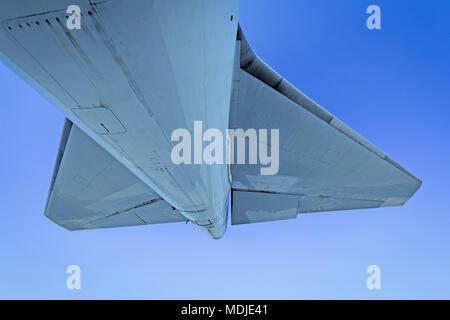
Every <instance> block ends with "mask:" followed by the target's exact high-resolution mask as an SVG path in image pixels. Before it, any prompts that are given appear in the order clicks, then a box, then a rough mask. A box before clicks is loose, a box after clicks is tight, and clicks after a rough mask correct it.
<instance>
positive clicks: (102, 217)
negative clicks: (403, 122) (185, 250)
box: [0, 0, 420, 238]
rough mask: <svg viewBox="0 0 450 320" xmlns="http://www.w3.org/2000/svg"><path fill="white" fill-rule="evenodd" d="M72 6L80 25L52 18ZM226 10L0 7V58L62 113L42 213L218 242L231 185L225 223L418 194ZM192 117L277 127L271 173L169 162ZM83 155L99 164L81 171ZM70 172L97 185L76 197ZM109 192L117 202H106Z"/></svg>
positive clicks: (72, 225) (120, 5) (24, 1)
mask: <svg viewBox="0 0 450 320" xmlns="http://www.w3.org/2000/svg"><path fill="white" fill-rule="evenodd" d="M72 4H77V5H79V6H80V7H81V12H82V28H81V29H80V30H68V29H67V28H66V26H65V21H66V15H67V14H66V8H67V6H69V5H72ZM238 6H239V1H238V0H229V1H208V0H191V1H182V0H171V1H167V0H134V1H125V0H108V1H92V0H91V1H88V0H83V1H82V0H77V1H75V0H68V1H66V0H42V1H34V0H20V1H8V2H6V1H4V2H2V3H1V4H0V24H1V26H0V56H1V58H2V59H3V61H4V62H5V63H7V64H8V65H9V66H10V67H11V68H13V69H14V70H15V71H16V72H18V73H19V74H20V75H21V76H22V77H23V78H25V79H26V80H27V81H29V83H30V84H31V85H32V86H33V87H35V88H36V89H37V90H39V91H40V92H41V93H42V94H43V95H44V96H46V97H47V98H48V99H49V100H50V101H51V102H52V103H53V104H54V105H55V106H56V107H58V108H59V109H60V110H61V111H62V112H63V113H64V114H65V116H66V117H67V118H68V119H70V122H68V123H67V125H66V127H65V131H64V132H63V137H62V143H61V148H60V151H59V153H58V160H57V166H56V168H55V174H54V177H53V181H52V188H51V191H50V194H49V200H48V206H47V209H46V214H47V216H48V217H49V218H51V219H52V220H54V221H55V222H57V223H58V224H60V225H62V226H64V227H66V228H68V229H71V230H72V229H86V228H101V227H114V226H124V225H134V224H144V223H145V224H147V223H148V224H151V223H157V222H170V221H180V220H190V221H192V222H193V223H195V224H197V225H198V226H199V227H200V228H201V229H203V230H204V231H205V232H207V233H208V234H209V235H210V236H211V237H213V238H220V237H222V236H223V234H224V232H225V229H226V220H227V208H226V201H227V197H228V195H229V193H230V190H231V188H232V187H233V188H234V189H237V190H235V191H234V193H235V197H234V199H235V200H236V199H240V201H242V202H239V203H235V202H234V201H235V200H233V208H234V209H236V210H234V209H233V210H234V211H235V212H233V217H232V221H233V223H250V222H259V221H271V220H276V219H285V218H292V217H294V216H295V215H296V214H297V213H303V212H316V211H329V210H342V209H351V208H367V207H379V206H385V205H400V204H403V203H404V202H405V201H406V200H407V199H408V198H409V197H410V196H411V195H412V194H413V193H414V192H415V191H416V190H417V188H418V187H419V186H420V181H419V180H418V179H417V178H415V177H414V176H412V175H411V174H410V173H408V172H407V171H406V170H404V169H403V168H401V167H400V166H399V165H397V164H396V163H395V162H393V161H392V160H390V159H389V158H388V157H387V156H385V155H384V153H382V152H381V151H379V150H378V149H377V148H375V147H374V146H372V145H371V144H370V143H369V142H367V141H366V140H364V139H363V138H361V137H360V136H359V135H358V134H357V133H355V132H354V131H352V130H351V129H349V128H348V127H347V126H345V125H344V124H343V123H342V122H341V121H339V120H338V119H336V118H335V117H334V116H332V115H331V114H329V113H328V112H327V111H326V110H324V109H323V108H321V107H320V106H318V105H317V104H316V103H315V102H313V101H312V100H311V99H309V98H308V97H306V96H305V95H304V94H302V93H301V92H300V91H299V90H297V89H296V88H294V87H293V86H292V85H290V84H289V83H288V82H287V81H286V80H284V79H282V78H281V76H279V75H278V74H277V73H276V72H274V71H273V70H272V69H270V68H269V67H268V66H267V65H265V63H264V62H263V61H262V60H261V59H259V58H258V57H257V56H256V54H255V53H254V52H253V51H252V50H251V48H250V46H249V45H248V42H247V41H246V40H245V37H244V36H243V33H242V31H241V30H240V29H239V28H238V21H239V10H238V9H239V8H238ZM236 35H237V36H236ZM236 38H237V41H236ZM198 120H201V121H203V125H204V126H205V127H207V128H216V129H219V130H220V131H222V132H225V130H226V129H227V128H228V126H229V124H230V125H231V127H232V128H234V127H240V128H244V129H245V128H249V127H253V128H269V129H270V128H279V129H280V134H281V136H280V141H281V148H280V172H279V174H278V175H276V176H270V177H269V176H260V175H259V174H257V172H258V170H259V168H256V167H255V166H232V167H231V168H230V166H229V165H226V164H223V165H205V164H203V165H181V166H180V165H175V164H174V163H172V162H171V157H170V154H171V150H172V147H173V146H174V143H173V142H172V141H171V140H170V135H171V133H172V132H173V130H175V129H178V128H184V129H188V130H190V131H191V132H192V131H193V124H194V121H198ZM70 123H73V125H70ZM82 141H85V142H83V143H81V142H82ZM75 150H76V151H75ZM89 153H92V155H90V156H88V155H89ZM91 157H92V158H95V157H98V158H101V159H104V161H106V162H107V163H108V164H109V166H110V167H102V166H103V165H105V163H101V166H100V167H98V168H94V167H92V168H84V167H83V166H82V165H81V164H83V163H87V159H89V158H91ZM77 160H79V163H78V161H77ZM108 168H109V169H108ZM111 168H113V169H111ZM89 169H92V170H94V169H95V170H110V174H109V175H108V179H109V180H108V179H107V180H105V181H101V182H100V181H95V179H93V176H92V174H93V172H90V171H89ZM77 177H82V178H83V179H85V180H86V181H92V183H94V181H95V183H98V184H100V185H101V187H100V188H99V190H98V193H97V194H96V193H90V194H87V193H86V192H87V191H86V190H88V189H89V184H87V185H84V186H83V184H82V183H81V182H80V181H83V179H81V180H80V181H78V180H77ZM124 182H126V183H125V184H124ZM102 183H103V184H102ZM130 186H134V187H133V188H136V189H133V188H131V189H128V188H129V187H130ZM125 190H133V192H134V193H133V192H131V191H130V192H128V191H126V192H125ZM115 192H119V195H120V197H119V198H118V199H120V201H118V202H114V201H110V196H111V195H113V194H115ZM121 192H124V193H123V194H122V193H121ZM125 194H126V196H125ZM113 198H114V197H113ZM269 198H270V203H271V206H270V210H269V207H267V208H266V209H267V210H266V212H262V211H261V210H260V208H258V203H257V202H261V203H265V202H266V201H267V199H269ZM114 199H115V198H114ZM157 199H159V200H157ZM258 199H259V200H258ZM283 199H289V205H287V207H286V205H285V204H283ZM156 200H157V201H156ZM291 203H292V204H291ZM295 203H296V204H297V205H296V206H295V205H293V204H295ZM252 204H254V207H253V206H252ZM277 204H279V205H280V207H279V208H277ZM172 208H175V210H173V209H172ZM294 209H295V210H294ZM294 211H295V213H294ZM258 212H259V213H258Z"/></svg>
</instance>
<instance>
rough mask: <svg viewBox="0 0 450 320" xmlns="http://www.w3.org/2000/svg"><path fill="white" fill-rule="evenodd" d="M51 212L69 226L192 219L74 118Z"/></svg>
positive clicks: (65, 142) (67, 130)
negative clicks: (138, 175)
mask: <svg viewBox="0 0 450 320" xmlns="http://www.w3.org/2000/svg"><path fill="white" fill-rule="evenodd" d="M45 215H46V216H47V217H48V218H49V219H51V220H52V221H54V222H55V223H57V224H59V225H61V226H62V227H64V228H66V229H69V230H84V229H94V228H111V227H123V226H132V225H145V224H154V223H166V222H181V221H186V218H185V217H183V216H182V215H181V214H180V213H178V212H176V211H175V210H174V209H173V208H172V207H171V206H170V205H169V204H168V203H167V202H166V201H164V200H163V199H162V198H161V197H160V196H159V195H158V194H157V193H155V192H154V191H153V190H151V189H150V188H149V187H148V186H147V185H145V184H144V183H143V182H141V181H140V180H139V179H138V178H136V176H134V175H133V174H132V173H131V172H130V171H129V170H128V169H127V168H125V167H124V166H122V165H121V164H120V163H118V162H117V161H116V160H115V159H114V158H113V157H112V156H111V155H109V154H108V153H107V152H105V151H104V150H103V149H102V148H101V147H100V146H99V145H98V144H97V143H96V142H95V141H93V140H92V139H91V138H89V137H88V136H87V135H86V134H85V133H83V132H82V131H81V130H80V129H78V128H77V127H76V126H75V125H73V124H72V123H71V122H70V121H68V120H66V125H65V126H64V134H63V135H62V140H61V146H60V152H59V154H58V157H57V161H56V165H55V172H54V178H53V179H52V183H51V187H50V192H49V198H48V201H47V205H46V209H45Z"/></svg>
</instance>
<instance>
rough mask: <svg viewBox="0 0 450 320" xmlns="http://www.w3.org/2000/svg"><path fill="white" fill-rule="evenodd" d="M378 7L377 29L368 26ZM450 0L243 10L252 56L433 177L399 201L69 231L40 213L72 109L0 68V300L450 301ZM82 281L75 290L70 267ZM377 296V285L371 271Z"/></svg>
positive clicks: (309, 3) (267, 4)
mask: <svg viewBox="0 0 450 320" xmlns="http://www.w3.org/2000/svg"><path fill="white" fill-rule="evenodd" d="M371 4H377V5H379V6H380V8H381V12H382V29H381V30H375V31H371V30H368V29H367V28H366V26H365V21H366V18H367V15H366V13H365V11H366V8H367V7H368V6H369V5H371ZM449 12H450V2H448V1H445V0H442V1H438V0H435V1H430V2H423V1H406V0H395V1H392V0H390V1H381V0H377V1H363V0H346V1H331V0H328V1H324V0H314V1H313V0H302V1H298V0H289V1H288V0H283V1H268V0H258V1H256V0H246V1H242V4H241V14H240V22H241V25H242V27H243V29H244V31H245V34H246V37H247V39H248V40H249V42H250V43H251V45H252V47H253V49H254V50H255V51H256V52H257V53H258V54H259V55H260V57H261V58H263V59H264V60H265V61H266V62H267V63H268V64H270V65H271V66H272V67H273V68H274V69H275V70H277V71H278V72H279V73H280V74H281V75H283V76H284V77H285V78H287V79H288V80H289V81H290V82H291V83H292V84H294V85H295V86H296V87H298V88H299V89H300V90H302V91H303V92H305V93H306V94H307V95H308V96H310V97H312V98H313V99H314V100H316V101H317V102H318V103H319V104H321V105H322V106H323V107H325V108H326V109H327V110H328V111H330V112H331V113H333V114H335V115H336V116H337V117H339V118H340V119H342V120H343V121H344V122H346V123H347V124H348V125H350V126H351V127H352V128H353V129H355V130H356V131H358V132H359V133H360V134H362V135H363V136H364V137H366V138H367V139H368V140H369V141H371V142H372V143H374V144H375V145H376V146H378V147H379V148H380V149H381V150H383V151H384V152H386V153H387V154H388V155H389V156H391V157H392V158H393V159H395V160H396V161H397V162H399V163H400V164H401V165H402V166H404V167H405V168H407V169H408V170H410V171H411V172H413V173H414V174H415V175H417V176H418V177H419V178H421V179H422V180H423V182H424V183H423V185H422V188H421V189H420V190H419V191H418V193H417V194H416V195H415V196H414V197H413V198H412V199H411V200H410V201H409V202H408V203H407V204H406V205H405V206H403V207H399V208H383V209H377V210H357V211H350V212H342V213H339V212H335V213H319V214H309V215H302V216H300V217H299V218H298V219H297V220H291V221H281V222H273V223H265V224H254V225H244V226H236V227H229V228H228V231H227V234H226V235H225V238H223V239H222V240H220V241H213V240H210V239H209V238H208V237H207V236H206V235H205V234H203V233H202V232H201V231H199V230H198V229H196V228H195V227H194V226H193V225H192V224H188V225H185V224H168V225H155V226H145V227H133V228H122V229H109V230H98V231H86V232H68V231H66V230H64V229H62V228H60V227H59V226H57V225H55V224H53V223H52V222H50V221H49V220H47V219H46V218H45V217H44V214H43V211H44V206H45V201H46V199H47V192H48V188H49V184H50V180H51V176H52V172H53V166H54V162H55V158H56V153H57V148H58V144H59V139H60V133H61V129H62V126H63V119H64V118H63V115H62V114H61V113H60V112H59V111H58V110H57V109H56V108H55V107H53V106H52V105H51V104H50V103H49V102H47V101H46V100H45V99H44V98H42V97H41V96H40V95H39V94H38V93H37V92H36V91H35V90H34V89H32V88H31V87H30V86H29V85H28V84H26V83H25V82H24V81H23V80H21V79H20V78H19V77H18V76H17V75H15V74H14V73H13V72H12V71H10V70H9V69H7V67H6V66H4V65H3V64H1V65H0V92H1V98H2V99H1V101H2V103H1V108H0V117H1V119H2V122H1V123H2V125H1V126H0V149H1V150H2V154H1V155H2V156H1V157H0V177H1V180H0V204H1V207H0V208H1V210H0V214H1V222H2V223H1V226H0V229H1V232H0V298H27V299H28V298H41V299H48V298H62V299H81V298H124V299H129V298H137V299H140V298H148V299H171V298H176V299H191V298H192V299H215V298H237V299H239V298H243V299H246V298H247V299H248V298H267V299H304V298H307V299H323V298H325V299H332V298H337V299H383V298H386V299H392V298H406V299H412V298H425V299H430V298H447V299H448V298H450V276H449V275H448V272H449V270H450V253H449V251H450V250H449V249H448V247H449V245H450V233H449V231H448V228H449V226H450V217H449V213H450V204H449V191H450V187H449V183H448V181H449V180H450V174H449V172H450V170H449V169H448V168H449V166H448V164H449V162H450V161H449V160H450V148H449V144H450V133H449V128H448V122H449V120H450V108H449V107H450V103H449V101H450V22H449V19H448V14H449ZM71 264H76V265H79V266H80V267H81V271H82V288H81V290H73V291H70V290H68V289H67V288H66V278H67V274H66V273H65V271H66V268H67V266H69V265H71ZM372 264H376V265H379V266H380V267H381V272H382V273H381V284H382V289H381V290H379V291H369V290H368V289H367V288H366V278H367V276H368V275H367V274H366V273H365V271H366V268H367V267H368V266H369V265H372Z"/></svg>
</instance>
